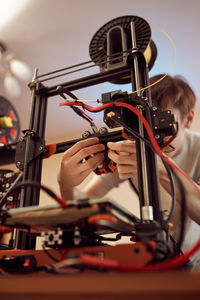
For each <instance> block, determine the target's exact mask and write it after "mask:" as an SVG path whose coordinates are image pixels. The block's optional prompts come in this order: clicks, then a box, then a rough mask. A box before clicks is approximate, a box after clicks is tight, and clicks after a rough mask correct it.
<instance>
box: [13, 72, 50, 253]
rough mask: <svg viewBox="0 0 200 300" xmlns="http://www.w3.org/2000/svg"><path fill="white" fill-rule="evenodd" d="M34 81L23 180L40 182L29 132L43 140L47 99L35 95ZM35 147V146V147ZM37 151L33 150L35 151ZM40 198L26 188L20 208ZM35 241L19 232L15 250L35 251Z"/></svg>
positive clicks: (36, 191) (34, 190) (38, 160)
mask: <svg viewBox="0 0 200 300" xmlns="http://www.w3.org/2000/svg"><path fill="white" fill-rule="evenodd" d="M34 77H35V78H34V81H35V82H32V87H31V89H32V108H31V117H30V124H29V129H30V134H29V133H28V134H27V136H26V148H25V160H24V171H23V180H30V181H37V182H39V183H40V182H41V170H42V156H38V157H36V158H35V159H33V160H32V161H31V162H29V161H28V160H29V154H30V150H31V149H30V141H31V139H32V138H33V139H34V137H33V136H32V133H31V131H33V132H34V133H36V134H37V135H38V136H39V137H41V138H42V139H44V135H45V124H46V111H47V97H46V95H45V94H44V95H37V93H36V89H37V73H35V76H34ZM35 147H36V145H35ZM36 150H37V149H35V151H36ZM39 197H40V190H39V189H37V188H35V187H31V186H27V187H24V188H22V190H21V206H23V207H25V206H31V205H38V204H39ZM35 244H36V239H35V238H32V237H30V236H28V235H27V234H26V233H25V232H22V231H19V232H18V235H17V248H19V249H26V250H28V249H35Z"/></svg>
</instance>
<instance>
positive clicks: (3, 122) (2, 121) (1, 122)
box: [0, 116, 13, 128]
mask: <svg viewBox="0 0 200 300" xmlns="http://www.w3.org/2000/svg"><path fill="white" fill-rule="evenodd" d="M12 127H13V123H12V119H11V118H10V117H6V116H3V117H0V128H12Z"/></svg>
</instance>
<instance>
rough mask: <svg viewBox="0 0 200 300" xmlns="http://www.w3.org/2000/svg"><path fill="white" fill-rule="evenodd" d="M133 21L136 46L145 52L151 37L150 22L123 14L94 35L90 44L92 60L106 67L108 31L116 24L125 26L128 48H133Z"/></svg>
mask: <svg viewBox="0 0 200 300" xmlns="http://www.w3.org/2000/svg"><path fill="white" fill-rule="evenodd" d="M131 22H134V25H135V35H136V46H137V48H138V50H139V51H141V52H144V51H145V49H146V48H147V46H148V44H149V42H150V39H151V29H150V26H149V24H148V23H147V22H146V21H145V20H144V19H142V18H140V17H137V16H123V17H118V18H116V19H113V20H111V21H110V22H108V23H106V24H105V25H104V26H102V27H101V28H100V29H99V30H98V31H97V32H96V33H95V35H94V36H93V38H92V40H91V42H90V45H89V54H90V57H91V59H92V61H93V62H94V63H95V64H97V65H98V66H100V67H101V68H104V67H105V66H106V63H107V32H108V31H109V30H110V29H112V28H113V27H115V26H121V28H123V30H124V32H125V35H126V40H127V49H128V50H129V49H131V48H132V40H131Z"/></svg>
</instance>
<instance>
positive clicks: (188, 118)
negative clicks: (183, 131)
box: [185, 109, 194, 129]
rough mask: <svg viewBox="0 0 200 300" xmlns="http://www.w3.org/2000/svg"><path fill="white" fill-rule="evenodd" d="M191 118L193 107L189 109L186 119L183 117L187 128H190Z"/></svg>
mask: <svg viewBox="0 0 200 300" xmlns="http://www.w3.org/2000/svg"><path fill="white" fill-rule="evenodd" d="M193 118H194V109H191V110H190V111H189V112H188V114H187V116H186V119H185V128H188V129H189V128H190V126H191V124H192V121H193Z"/></svg>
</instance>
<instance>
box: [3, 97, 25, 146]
mask: <svg viewBox="0 0 200 300" xmlns="http://www.w3.org/2000/svg"><path fill="white" fill-rule="evenodd" d="M19 134H20V122H19V117H18V114H17V112H16V110H15V108H14V107H13V105H12V104H11V103H10V101H8V100H7V99H6V98H4V97H2V96H0V146H1V145H7V144H13V143H15V142H16V141H17V140H18V138H19Z"/></svg>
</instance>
